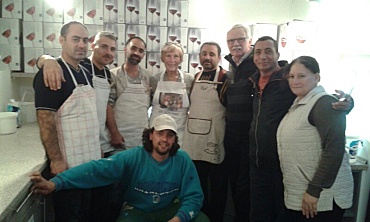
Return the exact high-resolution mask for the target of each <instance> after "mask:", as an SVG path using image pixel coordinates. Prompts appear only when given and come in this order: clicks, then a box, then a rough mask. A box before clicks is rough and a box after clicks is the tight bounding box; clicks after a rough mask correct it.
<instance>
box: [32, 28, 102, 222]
mask: <svg viewBox="0 0 370 222" xmlns="http://www.w3.org/2000/svg"><path fill="white" fill-rule="evenodd" d="M59 42H60V43H61V45H62V55H61V57H60V59H58V63H59V65H60V66H61V67H62V70H63V74H64V78H65V80H66V81H65V82H63V83H62V86H61V89H60V90H57V91H52V90H50V89H49V88H47V87H46V86H45V85H44V82H43V70H42V69H41V70H40V71H39V72H38V73H37V75H36V76H35V80H34V88H35V105H36V109H37V117H38V122H39V126H40V135H41V140H42V143H43V145H44V148H45V151H46V154H47V157H48V160H49V161H50V171H51V174H52V175H56V174H58V173H60V172H63V171H64V170H66V169H68V168H72V167H74V166H77V165H80V164H82V163H85V162H88V161H90V160H96V159H100V158H101V148H100V143H99V122H98V116H97V111H96V95H95V91H94V89H93V88H92V87H91V82H92V80H91V75H90V73H89V71H88V70H86V69H85V68H83V67H82V66H81V65H79V62H80V61H81V60H82V59H83V58H84V57H85V56H86V53H87V43H88V32H87V29H86V27H85V26H84V25H83V24H81V23H79V22H76V21H72V22H69V23H66V24H64V25H63V26H62V29H61V36H60V38H59ZM90 192H91V190H89V189H87V190H68V191H66V192H63V193H60V194H55V195H53V199H54V208H55V221H77V220H81V221H83V220H90V219H89V213H90V212H89V208H90V202H89V199H90V198H91V194H90Z"/></svg>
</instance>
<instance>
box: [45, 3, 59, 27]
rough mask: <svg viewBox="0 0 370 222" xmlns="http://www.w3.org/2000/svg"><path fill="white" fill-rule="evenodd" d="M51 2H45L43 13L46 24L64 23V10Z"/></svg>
mask: <svg viewBox="0 0 370 222" xmlns="http://www.w3.org/2000/svg"><path fill="white" fill-rule="evenodd" d="M51 3H53V2H51V1H44V5H43V12H44V15H43V16H44V22H60V23H63V8H62V7H58V5H55V4H54V5H52V4H51Z"/></svg>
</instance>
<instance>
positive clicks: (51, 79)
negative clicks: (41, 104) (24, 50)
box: [39, 56, 66, 90]
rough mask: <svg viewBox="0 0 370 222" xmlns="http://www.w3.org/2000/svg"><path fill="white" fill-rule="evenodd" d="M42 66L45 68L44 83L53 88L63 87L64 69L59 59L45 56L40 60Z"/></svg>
mask: <svg viewBox="0 0 370 222" xmlns="http://www.w3.org/2000/svg"><path fill="white" fill-rule="evenodd" d="M39 63H40V67H42V68H43V76H44V84H45V86H46V87H49V88H50V89H51V90H58V89H60V88H61V87H62V82H65V81H66V80H65V79H64V75H63V70H62V68H61V67H60V65H59V63H58V61H57V60H56V59H55V58H53V57H51V56H45V57H44V59H43V60H41V61H40V62H39Z"/></svg>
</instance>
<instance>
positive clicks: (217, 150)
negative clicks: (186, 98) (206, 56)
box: [182, 68, 226, 164]
mask: <svg viewBox="0 0 370 222" xmlns="http://www.w3.org/2000/svg"><path fill="white" fill-rule="evenodd" d="M219 73H220V68H218V69H217V70H216V75H215V78H214V80H213V81H208V80H199V77H200V76H201V75H202V72H201V73H200V74H199V75H198V76H197V78H196V79H195V83H194V86H193V89H192V92H191V95H190V100H191V106H190V109H189V114H188V118H187V122H186V128H185V132H184V142H183V146H182V149H184V150H185V151H186V152H187V153H188V154H189V156H190V157H191V159H192V160H202V161H207V162H210V163H214V164H220V163H221V162H222V161H223V160H224V157H225V149H224V134H225V114H226V109H225V107H224V106H223V105H222V104H221V102H220V100H219V97H218V93H217V85H218V84H222V83H221V82H218V76H219Z"/></svg>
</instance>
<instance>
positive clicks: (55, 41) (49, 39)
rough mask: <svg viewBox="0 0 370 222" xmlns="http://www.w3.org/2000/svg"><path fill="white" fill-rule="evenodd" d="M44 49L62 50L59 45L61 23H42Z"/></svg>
mask: <svg viewBox="0 0 370 222" xmlns="http://www.w3.org/2000/svg"><path fill="white" fill-rule="evenodd" d="M43 25H44V33H43V36H44V38H43V42H44V48H62V45H61V44H60V43H59V37H60V29H61V27H62V24H61V23H44V24H43Z"/></svg>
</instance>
